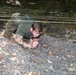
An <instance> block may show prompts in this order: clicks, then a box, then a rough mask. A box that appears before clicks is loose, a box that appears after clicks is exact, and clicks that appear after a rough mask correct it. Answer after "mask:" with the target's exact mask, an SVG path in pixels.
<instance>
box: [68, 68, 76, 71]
mask: <svg viewBox="0 0 76 75" xmlns="http://www.w3.org/2000/svg"><path fill="white" fill-rule="evenodd" d="M67 70H68V71H75V68H74V67H69V68H67Z"/></svg>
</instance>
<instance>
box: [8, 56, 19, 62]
mask: <svg viewBox="0 0 76 75" xmlns="http://www.w3.org/2000/svg"><path fill="white" fill-rule="evenodd" d="M9 59H10V60H11V61H16V62H19V60H18V59H17V58H16V57H11V58H9Z"/></svg>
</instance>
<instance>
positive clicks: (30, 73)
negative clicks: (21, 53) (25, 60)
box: [27, 72, 36, 75]
mask: <svg viewBox="0 0 76 75" xmlns="http://www.w3.org/2000/svg"><path fill="white" fill-rule="evenodd" d="M27 75H36V72H29V73H28V74H27Z"/></svg>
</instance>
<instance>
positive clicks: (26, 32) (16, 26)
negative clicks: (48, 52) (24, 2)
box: [3, 13, 43, 48]
mask: <svg viewBox="0 0 76 75" xmlns="http://www.w3.org/2000/svg"><path fill="white" fill-rule="evenodd" d="M21 16H22V15H21V14H20V13H15V14H13V15H12V17H11V19H10V20H11V21H8V22H7V24H6V28H5V32H4V34H7V36H4V34H3V36H4V37H7V38H9V37H10V36H11V35H12V33H13V32H14V31H16V34H14V39H15V41H16V42H17V43H19V44H21V45H23V46H24V47H27V48H35V47H37V45H38V44H39V42H38V40H39V37H40V35H41V34H42V31H43V27H42V24H41V23H40V22H34V21H35V20H32V19H31V18H30V17H29V16H28V15H23V16H24V17H21ZM12 20H13V21H12ZM21 20H22V21H21ZM9 24H10V25H9ZM11 27H12V28H11ZM23 38H25V39H28V40H29V43H27V42H24V41H23Z"/></svg>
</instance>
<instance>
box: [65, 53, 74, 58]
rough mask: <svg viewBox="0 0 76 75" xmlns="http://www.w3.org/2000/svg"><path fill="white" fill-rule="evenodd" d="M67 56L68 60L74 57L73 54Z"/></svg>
mask: <svg viewBox="0 0 76 75" xmlns="http://www.w3.org/2000/svg"><path fill="white" fill-rule="evenodd" d="M66 56H67V57H68V58H71V57H74V55H73V54H66Z"/></svg>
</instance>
